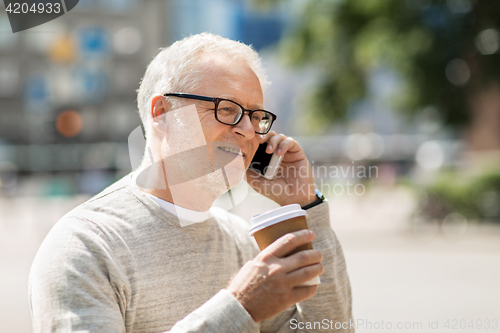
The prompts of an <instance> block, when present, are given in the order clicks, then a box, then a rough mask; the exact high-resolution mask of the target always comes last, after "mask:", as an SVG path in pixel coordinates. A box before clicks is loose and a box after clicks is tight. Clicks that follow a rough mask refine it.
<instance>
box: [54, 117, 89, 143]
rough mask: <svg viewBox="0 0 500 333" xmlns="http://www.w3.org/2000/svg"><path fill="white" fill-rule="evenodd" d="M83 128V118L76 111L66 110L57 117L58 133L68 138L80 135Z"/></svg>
mask: <svg viewBox="0 0 500 333" xmlns="http://www.w3.org/2000/svg"><path fill="white" fill-rule="evenodd" d="M82 127H83V120H82V116H81V115H80V114H79V113H78V112H77V111H75V110H66V111H63V112H61V113H60V114H59V115H58V116H57V119H56V128H57V131H58V132H59V133H60V134H61V135H62V136H64V137H66V138H72V137H74V136H76V135H78V134H79V133H80V131H81V130H82Z"/></svg>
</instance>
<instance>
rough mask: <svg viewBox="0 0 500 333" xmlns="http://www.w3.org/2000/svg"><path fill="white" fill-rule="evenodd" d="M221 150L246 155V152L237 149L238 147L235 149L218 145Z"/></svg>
mask: <svg viewBox="0 0 500 333" xmlns="http://www.w3.org/2000/svg"><path fill="white" fill-rule="evenodd" d="M218 148H219V149H220V150H222V151H225V152H227V153H232V154H236V155H240V156H245V154H243V153H242V152H241V151H240V150H236V149H233V148H229V147H218Z"/></svg>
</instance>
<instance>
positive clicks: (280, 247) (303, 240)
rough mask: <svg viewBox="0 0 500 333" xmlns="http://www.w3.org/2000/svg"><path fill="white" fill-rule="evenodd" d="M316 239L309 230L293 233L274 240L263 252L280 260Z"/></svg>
mask: <svg viewBox="0 0 500 333" xmlns="http://www.w3.org/2000/svg"><path fill="white" fill-rule="evenodd" d="M315 237H316V235H315V234H314V232H313V231H311V230H309V229H304V230H299V231H294V232H291V233H289V234H286V235H284V236H281V237H280V238H278V239H277V240H275V241H274V242H273V243H272V244H271V245H269V246H268V247H266V248H265V249H264V251H266V252H269V253H270V254H273V255H274V256H276V257H278V258H282V257H284V256H286V255H287V254H288V253H290V252H291V251H292V250H293V249H295V248H296V247H297V246H301V245H304V244H307V243H309V242H312V241H313V239H314V238H315Z"/></svg>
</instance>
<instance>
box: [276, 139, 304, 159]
mask: <svg viewBox="0 0 500 333" xmlns="http://www.w3.org/2000/svg"><path fill="white" fill-rule="evenodd" d="M296 144H297V141H295V139H293V138H291V137H288V138H286V139H285V140H283V141H281V142H280V143H279V144H278V146H277V147H276V148H277V149H276V155H285V154H286V153H287V152H288V151H291V152H295V151H296V150H297V149H294V148H295V145H296ZM299 148H300V146H299Z"/></svg>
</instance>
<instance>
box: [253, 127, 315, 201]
mask: <svg viewBox="0 0 500 333" xmlns="http://www.w3.org/2000/svg"><path fill="white" fill-rule="evenodd" d="M261 137H262V138H261V141H260V143H264V142H267V143H268V146H267V148H266V153H268V154H272V153H274V152H275V151H276V154H277V155H279V156H281V155H283V160H282V162H281V167H280V168H279V169H278V172H277V174H276V179H274V180H267V179H265V178H264V177H261V176H260V175H259V174H257V173H256V172H255V171H253V170H251V169H248V170H247V174H246V175H247V182H248V184H249V185H250V186H251V187H252V188H253V189H254V190H255V191H256V192H257V193H260V194H262V195H264V196H266V197H268V198H269V199H271V200H273V201H275V202H277V203H278V204H279V205H281V206H284V205H288V204H292V203H298V204H299V205H301V206H302V207H303V206H305V205H307V204H310V203H311V202H313V201H314V200H316V193H315V192H314V178H313V175H312V170H311V166H310V164H309V161H308V160H307V157H306V154H305V153H304V150H303V149H302V147H301V146H300V145H299V143H298V142H297V141H295V140H294V139H292V138H291V137H286V136H285V135H283V134H276V132H274V131H270V132H269V133H267V134H266V135H262V136H261Z"/></svg>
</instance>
